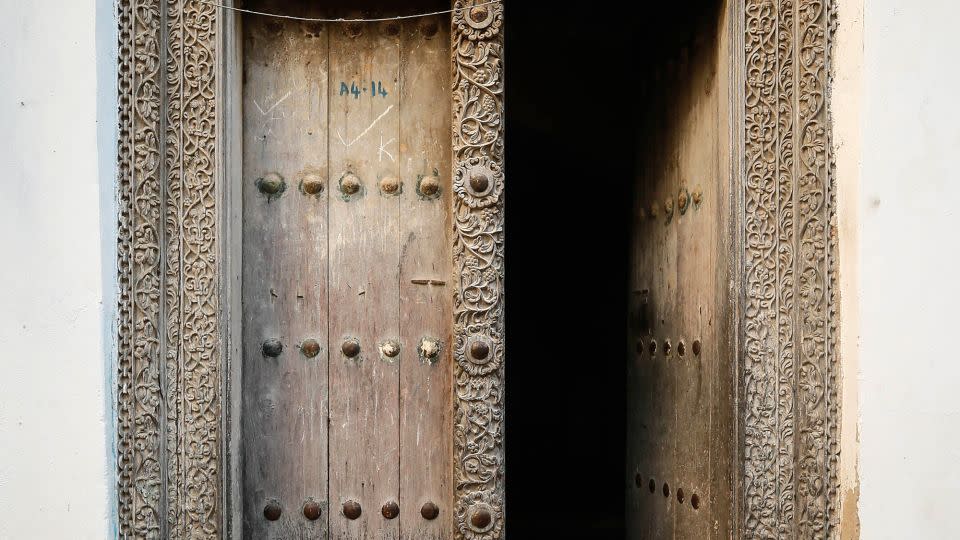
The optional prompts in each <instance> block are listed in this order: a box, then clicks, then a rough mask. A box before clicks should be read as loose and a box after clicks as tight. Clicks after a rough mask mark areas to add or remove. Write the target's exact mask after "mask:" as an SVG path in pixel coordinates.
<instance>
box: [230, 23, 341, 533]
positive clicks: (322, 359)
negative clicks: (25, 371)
mask: <svg viewBox="0 0 960 540" xmlns="http://www.w3.org/2000/svg"><path fill="white" fill-rule="evenodd" d="M246 25H247V28H246V29H247V32H246V36H245V37H246V39H245V47H244V70H245V85H244V90H243V94H244V112H245V114H244V130H243V131H244V133H243V135H244V145H243V178H236V179H234V181H242V182H243V204H244V219H243V242H244V245H243V260H244V266H243V283H244V288H243V292H242V297H243V332H244V343H243V345H244V357H243V383H242V386H243V388H242V393H243V404H242V410H243V419H242V425H243V441H242V446H243V457H244V469H243V482H244V489H243V504H244V525H243V535H244V538H277V539H280V538H291V537H295V538H301V539H321V538H326V536H327V532H326V531H327V516H328V515H329V512H327V509H326V502H327V317H326V312H327V303H328V297H327V295H328V290H327V257H328V254H327V251H328V250H327V233H328V231H327V198H328V194H329V190H328V189H323V190H322V191H321V192H320V193H319V194H308V193H304V192H303V191H301V186H300V183H301V180H303V179H304V178H305V175H308V174H312V175H315V176H316V177H319V178H322V179H323V181H324V182H326V177H327V174H326V171H327V137H328V132H327V115H328V111H327V103H328V101H327V94H328V92H327V53H328V49H327V47H328V44H327V35H326V31H325V30H324V29H322V28H320V27H317V28H310V29H306V28H304V27H303V25H301V24H299V23H297V22H293V21H279V20H275V19H265V18H249V19H248V20H247V21H246ZM271 173H274V174H279V175H280V176H281V177H283V180H284V182H285V188H284V189H283V190H282V192H280V193H277V194H273V195H268V194H264V193H262V192H261V190H260V189H258V186H257V183H256V181H257V179H258V178H262V177H264V175H269V174H271ZM271 338H273V339H279V340H280V342H281V343H282V345H283V351H282V352H281V353H280V355H279V356H277V357H275V358H272V357H269V356H266V355H265V354H264V353H263V352H262V351H261V347H262V343H263V342H264V340H267V339H271ZM308 339H313V340H316V341H317V342H319V343H320V344H322V350H321V351H320V354H318V355H316V356H315V357H313V358H308V357H306V356H305V355H304V354H303V353H302V352H301V350H300V344H302V343H303V342H304V341H305V340H308ZM308 500H315V501H317V502H319V503H321V506H322V507H323V514H322V516H321V518H320V519H318V520H316V521H310V520H307V519H306V518H305V517H304V515H303V512H302V508H303V505H304V503H305V502H306V501H308ZM271 501H273V502H275V503H276V504H279V505H280V507H281V508H282V515H281V517H280V519H279V520H276V521H268V520H266V519H265V518H264V507H265V505H266V504H268V503H270V502H271Z"/></svg>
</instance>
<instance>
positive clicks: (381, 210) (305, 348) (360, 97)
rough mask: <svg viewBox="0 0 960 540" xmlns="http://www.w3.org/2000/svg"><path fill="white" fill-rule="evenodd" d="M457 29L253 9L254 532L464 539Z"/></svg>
mask: <svg viewBox="0 0 960 540" xmlns="http://www.w3.org/2000/svg"><path fill="white" fill-rule="evenodd" d="M305 4H306V3H304V4H294V3H280V4H277V3H266V2H265V3H260V4H257V5H251V6H248V7H253V8H257V7H262V8H265V9H269V10H272V11H278V9H276V8H278V7H280V8H283V11H284V12H287V13H290V12H291V11H290V10H291V9H293V10H295V11H296V10H297V9H300V8H302V9H300V11H296V14H301V15H311V16H313V15H317V13H315V12H313V11H311V10H309V9H307V8H305V7H303V6H304V5H305ZM298 6H300V7H299V8H298ZM449 32H450V30H449V20H447V19H442V18H441V17H439V16H435V17H423V18H418V19H413V20H407V21H402V22H401V21H383V22H366V23H319V22H308V21H296V20H284V19H277V18H268V17H259V16H253V15H248V16H244V19H243V30H242V34H243V105H242V108H243V112H242V115H243V157H242V161H243V175H242V178H235V179H232V181H236V182H243V188H242V194H243V195H242V198H243V200H242V205H243V210H242V212H243V227H242V233H243V239H242V244H243V247H242V251H243V253H242V257H243V259H242V265H243V271H242V278H243V285H242V304H243V307H242V316H243V321H242V326H243V360H242V362H243V364H242V382H241V385H240V386H241V393H240V398H239V399H240V400H241V401H242V405H241V410H242V421H241V422H242V434H241V436H242V443H241V452H242V459H241V463H242V464H241V466H240V468H241V475H242V480H241V482H242V489H241V496H242V507H243V535H244V538H254V539H259V538H277V539H281V538H282V539H288V538H289V539H292V538H298V539H300V538H309V539H313V538H317V539H320V538H337V539H340V538H404V539H407V538H409V539H431V538H450V537H452V531H451V527H452V525H451V524H452V519H451V501H452V491H453V487H452V485H451V483H452V482H451V474H452V469H453V467H452V464H451V461H450V460H451V455H452V449H451V445H452V437H451V433H452V429H453V428H452V419H451V411H452V396H451V393H452V391H451V389H452V388H453V383H452V380H451V377H452V368H451V364H450V350H451V309H452V306H451V302H452V293H451V288H450V284H449V283H448V281H449V276H450V275H451V260H452V257H451V254H450V249H451V248H450V245H451V242H450V241H449V238H448V235H449V231H450V230H451V229H452V224H451V223H450V211H449V209H450V207H451V202H450V196H451V189H450V170H451V164H450V160H451V152H450V115H451V113H450V87H449V82H450V71H451V70H450V67H449V66H450V35H449Z"/></svg>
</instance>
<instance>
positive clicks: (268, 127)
mask: <svg viewBox="0 0 960 540" xmlns="http://www.w3.org/2000/svg"><path fill="white" fill-rule="evenodd" d="M292 94H293V90H290V91H289V92H287V93H286V94H284V96H283V97H282V98H280V99H279V100H277V101H276V102H275V103H274V104H273V105H271V106H270V107H269V108H268V109H267V110H263V107H261V106H260V104H259V103H257V100H253V104H254V105H255V106H256V107H257V110H258V111H260V116H268V115H269V117H268V118H266V119H265V120H264V121H263V124H261V125H260V131H261V132H263V135H262V137H263V138H264V139H265V138H266V137H267V135H273V123H274V122H276V121H277V120H283V119H284V118H286V115H285V114H283V111H277V113H278V114H279V115H280V116H277V115H276V114H271V113H273V111H274V109H276V108H277V107H279V106H280V104H281V103H283V102H284V101H286V100H287V98H288V97H290V96H291V95H292Z"/></svg>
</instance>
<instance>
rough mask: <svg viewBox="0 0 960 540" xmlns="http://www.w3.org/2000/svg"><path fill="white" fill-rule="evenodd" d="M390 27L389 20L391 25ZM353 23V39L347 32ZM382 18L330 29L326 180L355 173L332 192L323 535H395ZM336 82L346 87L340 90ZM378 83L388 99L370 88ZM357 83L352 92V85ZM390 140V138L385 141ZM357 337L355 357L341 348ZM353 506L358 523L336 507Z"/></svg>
mask: <svg viewBox="0 0 960 540" xmlns="http://www.w3.org/2000/svg"><path fill="white" fill-rule="evenodd" d="M394 24H395V23H394ZM354 28H358V30H359V32H360V35H359V36H356V37H353V36H351V35H350V33H351V32H354V33H355V30H354ZM388 34H389V30H388V26H387V24H381V23H365V24H362V25H358V27H353V26H348V25H340V26H338V27H337V28H336V29H335V30H333V31H331V33H330V81H331V84H330V92H329V100H330V133H331V140H330V172H331V173H330V176H331V183H332V184H334V185H333V186H332V190H337V189H338V188H337V183H338V182H339V181H340V179H342V178H343V177H344V175H347V174H352V175H354V176H355V177H356V178H358V179H359V181H360V184H361V186H362V187H361V189H360V191H359V192H358V193H356V194H353V195H345V194H343V193H341V192H339V191H331V197H330V351H331V354H330V455H331V456H332V459H331V462H330V500H331V505H332V506H333V511H332V512H331V518H330V519H331V523H330V530H331V538H335V539H346V538H377V539H381V538H382V539H392V538H398V537H399V521H398V520H396V519H393V520H387V519H385V518H384V517H383V516H382V515H381V512H380V509H381V507H382V505H383V504H384V503H387V502H388V501H399V497H400V493H399V491H400V486H399V477H400V471H399V467H400V455H399V453H400V445H399V439H400V431H399V430H400V418H399V399H400V396H399V379H398V378H399V375H400V363H401V362H402V361H403V360H404V359H405V358H409V357H410V356H411V354H412V352H411V347H409V346H403V344H401V352H400V354H399V356H396V357H394V358H389V357H386V356H385V355H383V354H382V352H381V350H380V347H381V346H382V345H383V344H385V343H386V342H387V341H391V340H392V341H399V335H400V328H399V312H400V305H399V291H398V282H399V279H400V275H399V266H400V236H399V235H400V229H399V221H400V200H399V197H398V195H397V194H389V193H384V192H381V189H380V181H381V180H383V179H384V178H386V177H389V176H392V177H398V176H399V172H400V171H399V163H397V162H396V161H395V158H396V154H394V156H393V157H390V156H389V155H387V154H386V153H385V151H389V150H390V148H391V147H392V148H394V151H395V143H396V141H397V140H398V138H399V110H398V109H399V98H400V93H399V91H398V82H399V73H400V39H399V34H396V35H388ZM341 83H342V84H344V85H346V87H347V88H348V91H347V92H346V93H341V88H342V87H341ZM375 84H379V85H381V86H382V88H383V90H384V91H385V92H386V93H387V95H385V96H384V95H381V94H380V93H378V92H371V90H372V88H373V86H371V85H375ZM354 85H356V86H357V88H358V90H359V91H360V95H359V96H357V95H354V94H353V93H352V92H351V91H350V90H351V89H352V87H353V86H354ZM388 141H393V143H390V144H388ZM348 339H355V340H357V341H358V342H359V344H360V354H359V356H358V357H356V358H348V357H347V356H345V355H344V354H342V352H341V344H342V342H343V341H345V340H348ZM348 500H353V501H356V502H358V503H360V505H361V507H362V514H361V516H360V517H359V519H356V520H350V519H347V518H346V517H345V516H344V515H343V514H342V512H340V511H339V509H340V507H341V505H342V504H343V503H344V502H345V501H348Z"/></svg>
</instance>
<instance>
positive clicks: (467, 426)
mask: <svg viewBox="0 0 960 540" xmlns="http://www.w3.org/2000/svg"><path fill="white" fill-rule="evenodd" d="M480 3H483V2H479V1H476V0H457V1H456V2H454V10H455V11H454V13H453V17H452V25H453V37H452V39H453V43H452V50H453V75H454V76H453V152H454V164H453V189H454V193H455V197H454V216H455V217H456V223H455V230H454V254H453V256H454V272H455V276H454V278H455V283H456V290H455V291H454V335H455V336H456V340H457V343H456V346H455V347H454V356H455V358H456V362H455V367H454V369H455V378H456V388H455V392H456V395H455V399H454V407H455V411H454V419H455V420H454V422H455V424H454V445H455V455H454V464H455V482H456V495H455V496H456V509H455V512H454V513H455V515H454V519H455V527H454V529H455V531H456V538H458V539H470V540H495V539H499V538H502V537H503V523H504V507H503V493H504V491H503V388H504V387H503V384H504V381H503V360H504V351H503V277H504V276H503V121H502V120H503V66H502V49H503V33H502V25H503V5H502V3H498V4H488V5H484V6H476V4H480ZM474 175H481V176H483V177H484V178H485V179H486V180H487V184H486V188H484V189H476V186H475V185H471V184H470V182H471V178H473V177H474ZM476 342H482V343H485V344H487V345H488V346H489V354H488V355H486V357H485V358H483V359H477V358H475V357H474V356H473V355H472V354H471V353H470V347H471V344H473V343H476ZM486 518H489V519H486Z"/></svg>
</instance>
